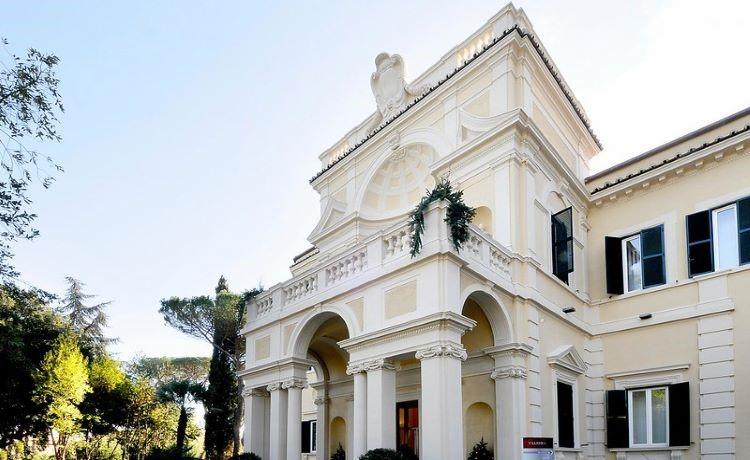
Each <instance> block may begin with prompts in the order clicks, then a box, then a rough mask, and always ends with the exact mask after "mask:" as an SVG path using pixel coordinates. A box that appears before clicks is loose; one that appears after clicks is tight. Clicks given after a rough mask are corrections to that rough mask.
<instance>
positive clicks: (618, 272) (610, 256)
mask: <svg viewBox="0 0 750 460" xmlns="http://www.w3.org/2000/svg"><path fill="white" fill-rule="evenodd" d="M604 257H605V259H606V262H607V292H608V293H610V294H622V293H623V292H625V291H624V287H623V285H622V267H623V266H622V239H620V238H615V237H612V236H607V237H605V238H604Z"/></svg>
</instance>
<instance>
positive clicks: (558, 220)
mask: <svg viewBox="0 0 750 460" xmlns="http://www.w3.org/2000/svg"><path fill="white" fill-rule="evenodd" d="M572 271H573V208H568V209H564V210H562V211H560V212H558V213H557V214H554V215H553V216H552V273H553V274H554V275H555V276H557V277H558V278H559V279H561V280H562V281H564V282H565V283H567V282H568V273H570V272H572Z"/></svg>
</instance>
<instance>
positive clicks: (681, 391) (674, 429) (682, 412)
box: [669, 382, 690, 446]
mask: <svg viewBox="0 0 750 460" xmlns="http://www.w3.org/2000/svg"><path fill="white" fill-rule="evenodd" d="M669 445H670V446H689V445H690V385H689V384H688V382H684V383H676V384H674V385H669Z"/></svg>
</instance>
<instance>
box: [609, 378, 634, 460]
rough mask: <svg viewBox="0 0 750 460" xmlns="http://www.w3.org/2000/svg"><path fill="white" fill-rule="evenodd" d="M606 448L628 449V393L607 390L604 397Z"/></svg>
mask: <svg viewBox="0 0 750 460" xmlns="http://www.w3.org/2000/svg"><path fill="white" fill-rule="evenodd" d="M606 409H607V447H609V448H610V449H615V448H621V447H629V446H630V441H629V439H630V433H629V428H628V392H627V391H626V390H609V391H607V396H606Z"/></svg>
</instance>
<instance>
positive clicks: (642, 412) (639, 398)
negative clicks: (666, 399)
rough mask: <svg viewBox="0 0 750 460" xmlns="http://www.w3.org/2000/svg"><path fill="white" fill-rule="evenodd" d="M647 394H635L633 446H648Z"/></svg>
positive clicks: (635, 392)
mask: <svg viewBox="0 0 750 460" xmlns="http://www.w3.org/2000/svg"><path fill="white" fill-rule="evenodd" d="M647 427H648V425H647V422H646V392H645V391H634V392H633V444H646V443H647V442H648V439H647V438H646V432H647Z"/></svg>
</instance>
